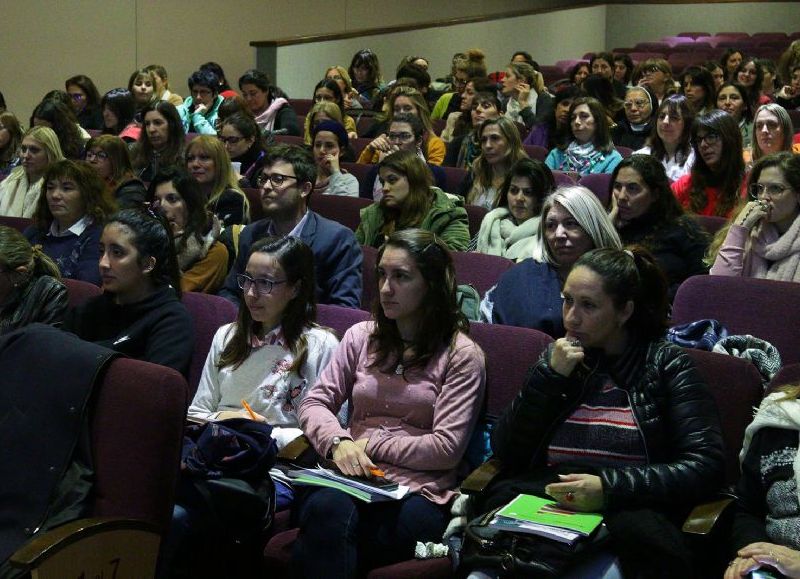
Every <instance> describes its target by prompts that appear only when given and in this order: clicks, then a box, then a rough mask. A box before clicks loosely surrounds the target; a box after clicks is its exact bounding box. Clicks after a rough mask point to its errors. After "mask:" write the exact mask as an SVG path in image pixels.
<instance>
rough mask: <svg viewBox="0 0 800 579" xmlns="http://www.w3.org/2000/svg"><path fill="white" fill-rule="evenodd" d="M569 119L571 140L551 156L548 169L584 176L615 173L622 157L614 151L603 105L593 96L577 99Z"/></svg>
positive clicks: (560, 146) (548, 156) (548, 159)
mask: <svg viewBox="0 0 800 579" xmlns="http://www.w3.org/2000/svg"><path fill="white" fill-rule="evenodd" d="M569 119H570V121H569V137H568V141H567V142H565V143H563V144H561V145H559V146H558V147H556V148H555V149H553V150H552V151H550V153H548V155H547V158H546V159H545V161H544V162H545V163H546V164H547V166H548V167H550V168H551V169H553V170H556V171H574V172H576V173H578V174H580V175H581V176H583V175H589V174H590V173H610V172H611V171H613V170H614V167H616V166H617V164H618V163H619V162H620V161H621V160H622V155H620V154H619V152H618V151H617V150H616V149H615V148H614V143H613V142H612V140H611V132H610V128H609V126H608V120H607V117H606V113H605V110H604V109H603V105H601V104H600V102H599V101H598V100H597V99H594V98H592V97H579V98H576V99H575V100H574V101H572V106H571V107H570V109H569Z"/></svg>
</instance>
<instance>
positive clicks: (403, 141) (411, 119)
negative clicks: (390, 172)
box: [358, 113, 447, 201]
mask: <svg viewBox="0 0 800 579" xmlns="http://www.w3.org/2000/svg"><path fill="white" fill-rule="evenodd" d="M424 136H425V127H424V126H423V124H422V121H421V120H420V118H419V117H418V116H417V115H413V114H407V113H401V114H397V115H395V116H394V118H393V119H392V122H391V123H390V124H389V132H388V133H386V134H384V135H380V136H379V137H378V138H376V139H375V140H374V141H372V142H371V143H370V144H369V146H370V147H372V148H373V150H375V151H378V152H379V153H380V155H379V156H378V162H380V161H381V160H383V158H384V157H386V156H387V155H391V154H392V153H394V152H396V151H416V153H417V155H418V156H419V157H420V158H421V159H422V160H423V161H425V162H426V163H427V161H426V160H425V155H423V154H422V146H423V139H424ZM428 168H429V169H430V170H431V173H433V180H434V182H435V185H436V186H437V187H438V188H439V189H441V190H442V191H446V190H447V173H445V172H444V169H442V168H441V167H438V166H436V165H431V164H430V163H428ZM358 195H359V197H363V198H365V199H372V200H374V201H380V198H381V196H383V187H382V186H381V183H380V181H379V180H378V165H377V163H376V164H374V165H373V166H372V168H371V169H370V170H369V172H368V173H367V175H366V177H365V178H364V179H362V180H361V185H360V188H359V193H358Z"/></svg>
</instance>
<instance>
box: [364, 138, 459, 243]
mask: <svg viewBox="0 0 800 579" xmlns="http://www.w3.org/2000/svg"><path fill="white" fill-rule="evenodd" d="M378 176H379V179H380V182H381V185H382V187H383V196H382V197H381V199H380V201H378V202H377V203H373V204H372V205H370V206H369V207H365V208H364V209H362V210H361V223H359V225H358V229H356V240H357V241H358V243H359V244H361V245H370V246H372V247H380V246H381V245H383V243H384V242H385V241H386V239H387V238H388V237H389V236H390V235H391V234H392V233H394V232H395V231H399V230H401V229H411V228H418V229H424V230H426V231H431V232H432V233H435V234H436V235H437V236H438V237H439V238H440V239H441V240H442V241H444V242H445V243H446V244H447V246H448V247H449V248H450V249H451V250H453V251H464V250H465V249H467V246H468V245H469V222H468V220H467V211H466V209H464V208H463V207H461V206H460V204H456V202H455V201H453V199H452V197H450V196H448V195H447V194H446V193H445V192H443V191H442V190H441V189H439V188H438V187H434V186H433V184H432V176H431V173H430V171H429V170H428V167H427V166H426V164H425V162H424V161H423V160H422V159H420V158H419V157H418V156H417V155H416V153H414V152H413V151H397V152H394V153H392V154H391V155H389V156H388V157H386V158H385V159H383V160H382V161H381V162H380V164H379V165H378Z"/></svg>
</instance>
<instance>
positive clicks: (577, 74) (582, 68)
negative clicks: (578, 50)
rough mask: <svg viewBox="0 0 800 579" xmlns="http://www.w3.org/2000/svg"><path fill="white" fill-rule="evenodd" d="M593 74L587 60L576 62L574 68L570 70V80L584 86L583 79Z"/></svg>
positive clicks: (578, 85)
mask: <svg viewBox="0 0 800 579" xmlns="http://www.w3.org/2000/svg"><path fill="white" fill-rule="evenodd" d="M590 74H591V71H590V70H589V63H588V62H585V61H581V62H578V63H576V64H575V65H574V66H573V67H572V70H570V71H569V81H570V82H571V83H572V84H573V85H575V86H577V87H581V86H583V81H584V80H586V78H587V77H588V76H589V75H590Z"/></svg>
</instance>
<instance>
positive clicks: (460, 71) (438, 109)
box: [431, 48, 486, 119]
mask: <svg viewBox="0 0 800 579" xmlns="http://www.w3.org/2000/svg"><path fill="white" fill-rule="evenodd" d="M452 73H453V78H452V87H451V89H450V91H448V92H445V93H444V94H443V95H442V96H441V97H439V100H438V101H436V104H435V105H434V107H433V110H432V111H431V118H432V119H447V117H448V116H450V113H454V112H456V111H457V110H459V109H460V108H461V102H460V101H461V95H462V93H463V92H464V89H465V88H466V86H467V81H468V80H469V79H471V78H478V77H486V55H485V54H484V53H483V51H482V50H479V49H477V48H470V49H469V50H467V51H466V53H459V54H457V55H455V56H454V57H453V69H452Z"/></svg>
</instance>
